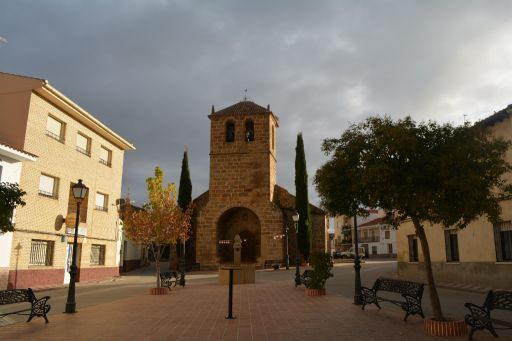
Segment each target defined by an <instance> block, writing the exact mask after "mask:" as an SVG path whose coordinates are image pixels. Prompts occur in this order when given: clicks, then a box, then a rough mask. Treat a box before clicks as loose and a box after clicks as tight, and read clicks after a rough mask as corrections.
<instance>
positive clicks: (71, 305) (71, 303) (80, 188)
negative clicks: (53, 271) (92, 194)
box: [65, 179, 89, 313]
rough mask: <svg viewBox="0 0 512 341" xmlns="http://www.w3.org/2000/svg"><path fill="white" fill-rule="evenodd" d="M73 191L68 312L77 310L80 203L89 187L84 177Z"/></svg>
mask: <svg viewBox="0 0 512 341" xmlns="http://www.w3.org/2000/svg"><path fill="white" fill-rule="evenodd" d="M71 190H72V191H73V197H74V198H75V201H76V221H75V236H74V238H73V256H72V261H71V267H70V269H69V288H68V300H67V301H66V311H65V312H66V313H75V312H76V301H75V280H76V249H77V242H78V224H79V223H80V204H81V203H82V200H84V198H85V196H86V195H87V191H88V190H89V188H87V187H86V186H85V185H84V184H83V183H82V179H79V180H78V183H77V184H74V185H73V186H71Z"/></svg>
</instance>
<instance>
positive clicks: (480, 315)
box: [464, 303, 491, 329]
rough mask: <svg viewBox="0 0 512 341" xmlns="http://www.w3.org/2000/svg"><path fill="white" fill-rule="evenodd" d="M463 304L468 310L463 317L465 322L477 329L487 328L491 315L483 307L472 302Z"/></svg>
mask: <svg viewBox="0 0 512 341" xmlns="http://www.w3.org/2000/svg"><path fill="white" fill-rule="evenodd" d="M464 306H465V307H466V308H468V309H469V312H470V314H467V315H466V316H465V317H464V320H465V321H466V323H467V324H469V325H470V326H472V327H474V328H478V329H483V328H487V326H488V325H490V324H491V316H490V314H489V311H487V309H486V308H485V307H480V306H478V305H476V304H473V303H465V304H464Z"/></svg>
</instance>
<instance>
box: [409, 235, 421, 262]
mask: <svg viewBox="0 0 512 341" xmlns="http://www.w3.org/2000/svg"><path fill="white" fill-rule="evenodd" d="M407 239H409V262H417V261H418V238H417V237H416V235H415V234H411V235H409V236H407Z"/></svg>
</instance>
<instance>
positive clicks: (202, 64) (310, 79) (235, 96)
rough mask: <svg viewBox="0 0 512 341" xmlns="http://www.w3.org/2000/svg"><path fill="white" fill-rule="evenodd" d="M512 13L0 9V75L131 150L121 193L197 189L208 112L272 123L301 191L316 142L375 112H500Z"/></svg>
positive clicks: (488, 7) (365, 8)
mask: <svg viewBox="0 0 512 341" xmlns="http://www.w3.org/2000/svg"><path fill="white" fill-rule="evenodd" d="M510 13H512V1H499V0H493V1H471V0H459V1H456V0H453V1H436V0H432V1H422V0H417V1H414V0H410V1H394V0H378V1H377V0H376V1H371V0H366V1H359V0H354V1H341V0H338V1H334V0H333V1H320V0H319V1H301V0H289V1H285V0H282V1H279V0H268V1H267V0H261V1H249V0H247V1H243V0H239V1H222V0H216V1H206V0H203V1H193V0H187V1H166V0H147V1H143V0H123V1H99V0H98V1H95V0H88V1H78V0H69V1H62V0H59V1H52V0H45V1H37V0H32V1H25V0H17V1H10V0H0V71H2V72H9V73H15V74H21V75H26V76H33V77H37V78H43V79H47V80H48V81H49V82H50V84H51V85H52V86H54V87H55V88H57V89H58V90H59V91H61V92H62V93H64V94H65V95H66V96H68V97H69V98H71V99H72V100H73V101H74V102H76V103H77V104H78V105H80V106H81V107H83V108H84V109H85V110H87V111H88V112H89V113H91V114H93V115H94V116H95V117H96V118H98V119H99V120H100V121H102V122H103V123H105V124H106V125H107V126H109V127H110V128H111V129H113V130H114V131H116V132H117V133H119V134H120V135H121V136H123V137H124V138H126V139H127V140H128V141H130V142H131V143H133V144H134V145H135V147H136V148H137V149H136V150H135V151H131V152H127V153H125V162H124V174H123V194H126V193H127V192H129V193H130V196H131V197H132V198H133V199H134V200H135V203H136V204H142V203H143V202H144V201H145V199H146V189H145V179H146V178H147V177H148V176H151V175H152V174H153V169H154V167H155V166H157V165H159V166H160V167H161V168H162V169H163V171H164V172H165V174H166V180H167V181H169V182H176V183H179V176H180V171H181V160H182V156H183V152H184V150H185V149H187V150H188V154H189V164H190V173H191V178H192V185H193V196H194V197H195V196H198V195H199V194H201V193H203V192H204V191H205V190H207V189H208V177H209V171H208V169H209V143H210V130H209V129H210V121H209V119H208V115H209V114H210V111H211V106H212V105H214V106H215V109H216V110H220V109H222V108H224V107H227V106H230V105H232V104H235V103H237V102H239V101H241V100H242V99H243V97H244V94H245V93H244V89H247V97H248V100H251V101H253V102H255V103H257V104H260V105H261V106H264V107H266V106H267V104H270V107H271V110H272V111H273V112H274V113H275V114H277V115H278V116H279V119H280V126H279V129H278V130H277V181H278V183H279V184H280V185H281V186H283V187H285V188H286V189H288V190H289V191H290V193H294V192H295V186H294V172H295V170H294V159H295V144H296V138H297V133H299V132H302V133H303V137H304V144H305V149H306V159H307V167H308V174H309V182H310V188H309V198H310V201H311V202H312V203H314V204H318V203H319V199H318V195H317V193H316V191H315V188H314V185H313V183H312V179H313V176H314V174H315V171H316V170H317V169H318V168H319V167H320V166H321V165H322V164H323V163H324V162H325V161H326V160H327V158H326V156H325V155H324V154H323V153H322V151H321V143H322V140H323V139H325V138H332V137H339V136H340V135H341V134H342V133H343V131H344V130H345V129H347V128H348V127H349V126H350V125H351V124H355V123H358V122H361V121H362V120H364V119H365V118H367V117H369V116H372V115H384V114H386V115H390V116H391V117H393V118H402V117H405V116H407V115H410V116H412V117H413V118H414V119H416V120H417V121H422V120H435V121H438V122H440V123H446V122H449V123H452V124H461V123H463V122H464V120H465V119H466V120H468V121H470V122H475V121H478V120H480V119H482V118H484V117H486V116H489V115H490V114H492V113H493V112H494V111H498V110H501V109H503V108H505V107H506V106H507V105H509V104H511V103H512V81H511V80H512V44H511V41H512V21H511V20H510Z"/></svg>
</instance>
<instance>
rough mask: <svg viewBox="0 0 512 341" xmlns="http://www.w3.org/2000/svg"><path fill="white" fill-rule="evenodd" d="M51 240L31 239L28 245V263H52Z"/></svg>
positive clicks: (44, 264)
mask: <svg viewBox="0 0 512 341" xmlns="http://www.w3.org/2000/svg"><path fill="white" fill-rule="evenodd" d="M53 244H54V242H53V241H50V240H37V239H33V240H32V244H31V246H30V263H29V264H30V265H43V266H49V265H52V263H53Z"/></svg>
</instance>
